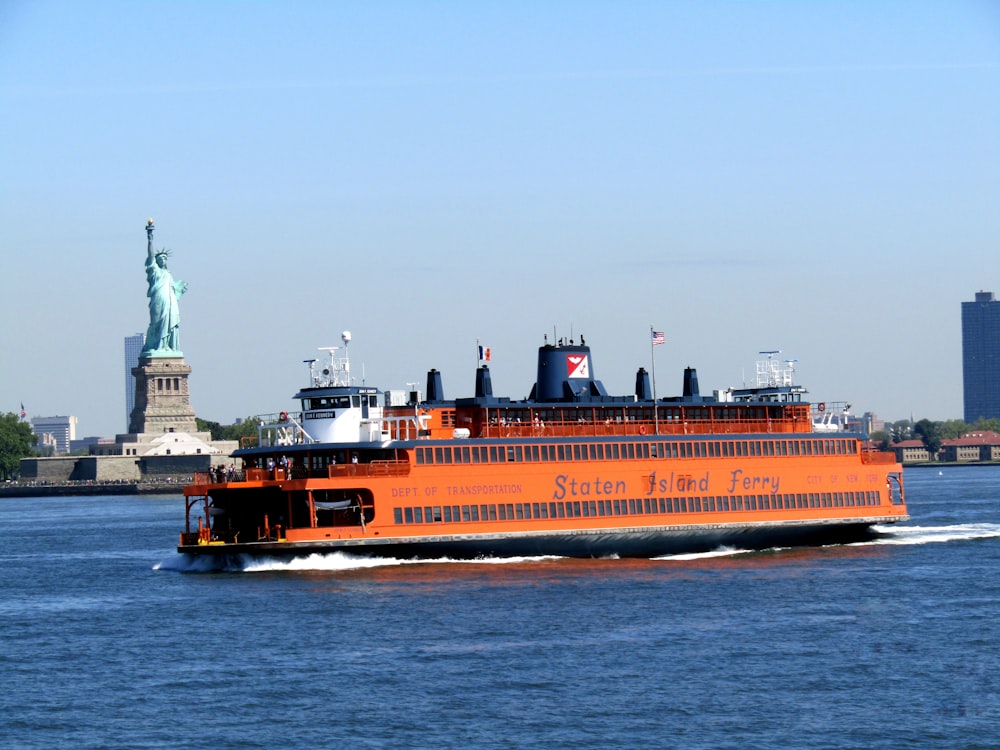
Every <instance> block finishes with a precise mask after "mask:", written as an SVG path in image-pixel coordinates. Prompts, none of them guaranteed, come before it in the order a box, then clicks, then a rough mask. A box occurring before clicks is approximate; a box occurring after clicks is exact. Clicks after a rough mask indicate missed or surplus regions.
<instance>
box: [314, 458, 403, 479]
mask: <svg viewBox="0 0 1000 750" xmlns="http://www.w3.org/2000/svg"><path fill="white" fill-rule="evenodd" d="M409 473H410V464H409V463H408V462H406V461H372V462H371V463H366V464H330V465H329V466H328V467H327V476H328V477H329V478H330V479H335V478H337V477H400V476H406V475H407V474H409Z"/></svg>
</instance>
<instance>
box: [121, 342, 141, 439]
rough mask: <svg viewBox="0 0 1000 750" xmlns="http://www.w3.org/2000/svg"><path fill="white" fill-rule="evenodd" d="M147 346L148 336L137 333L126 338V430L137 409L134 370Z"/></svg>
mask: <svg viewBox="0 0 1000 750" xmlns="http://www.w3.org/2000/svg"><path fill="white" fill-rule="evenodd" d="M145 345H146V334H144V333H136V334H133V335H132V336H126V337H125V429H126V430H127V429H128V428H129V425H130V424H131V419H132V410H133V409H134V408H135V377H134V376H133V375H132V369H133V368H135V367H138V366H139V353H140V352H142V347H144V346H145Z"/></svg>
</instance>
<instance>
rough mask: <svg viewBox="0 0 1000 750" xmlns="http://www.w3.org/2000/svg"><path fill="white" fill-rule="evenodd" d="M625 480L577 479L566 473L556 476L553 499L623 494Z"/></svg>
mask: <svg viewBox="0 0 1000 750" xmlns="http://www.w3.org/2000/svg"><path fill="white" fill-rule="evenodd" d="M625 494H626V492H625V482H624V481H622V480H621V479H618V480H615V481H612V480H610V479H605V480H603V481H602V480H601V478H600V477H594V478H593V479H592V480H584V481H581V480H577V478H576V477H570V476H567V475H566V474H559V475H558V476H556V488H555V490H554V491H553V492H552V499H553V500H562V499H564V498H565V497H567V496H569V497H590V496H592V495H593V496H594V497H604V496H606V495H617V496H619V497H621V496H624V495H625Z"/></svg>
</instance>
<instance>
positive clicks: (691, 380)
mask: <svg viewBox="0 0 1000 750" xmlns="http://www.w3.org/2000/svg"><path fill="white" fill-rule="evenodd" d="M700 397H701V393H700V392H699V390H698V371H697V370H696V369H694V368H693V367H685V368H684V398H694V399H698V398H700Z"/></svg>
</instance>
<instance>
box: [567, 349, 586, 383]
mask: <svg viewBox="0 0 1000 750" xmlns="http://www.w3.org/2000/svg"><path fill="white" fill-rule="evenodd" d="M566 371H567V373H569V377H571V378H589V377H590V364H589V362H588V357H587V355H586V354H567V355H566Z"/></svg>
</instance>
